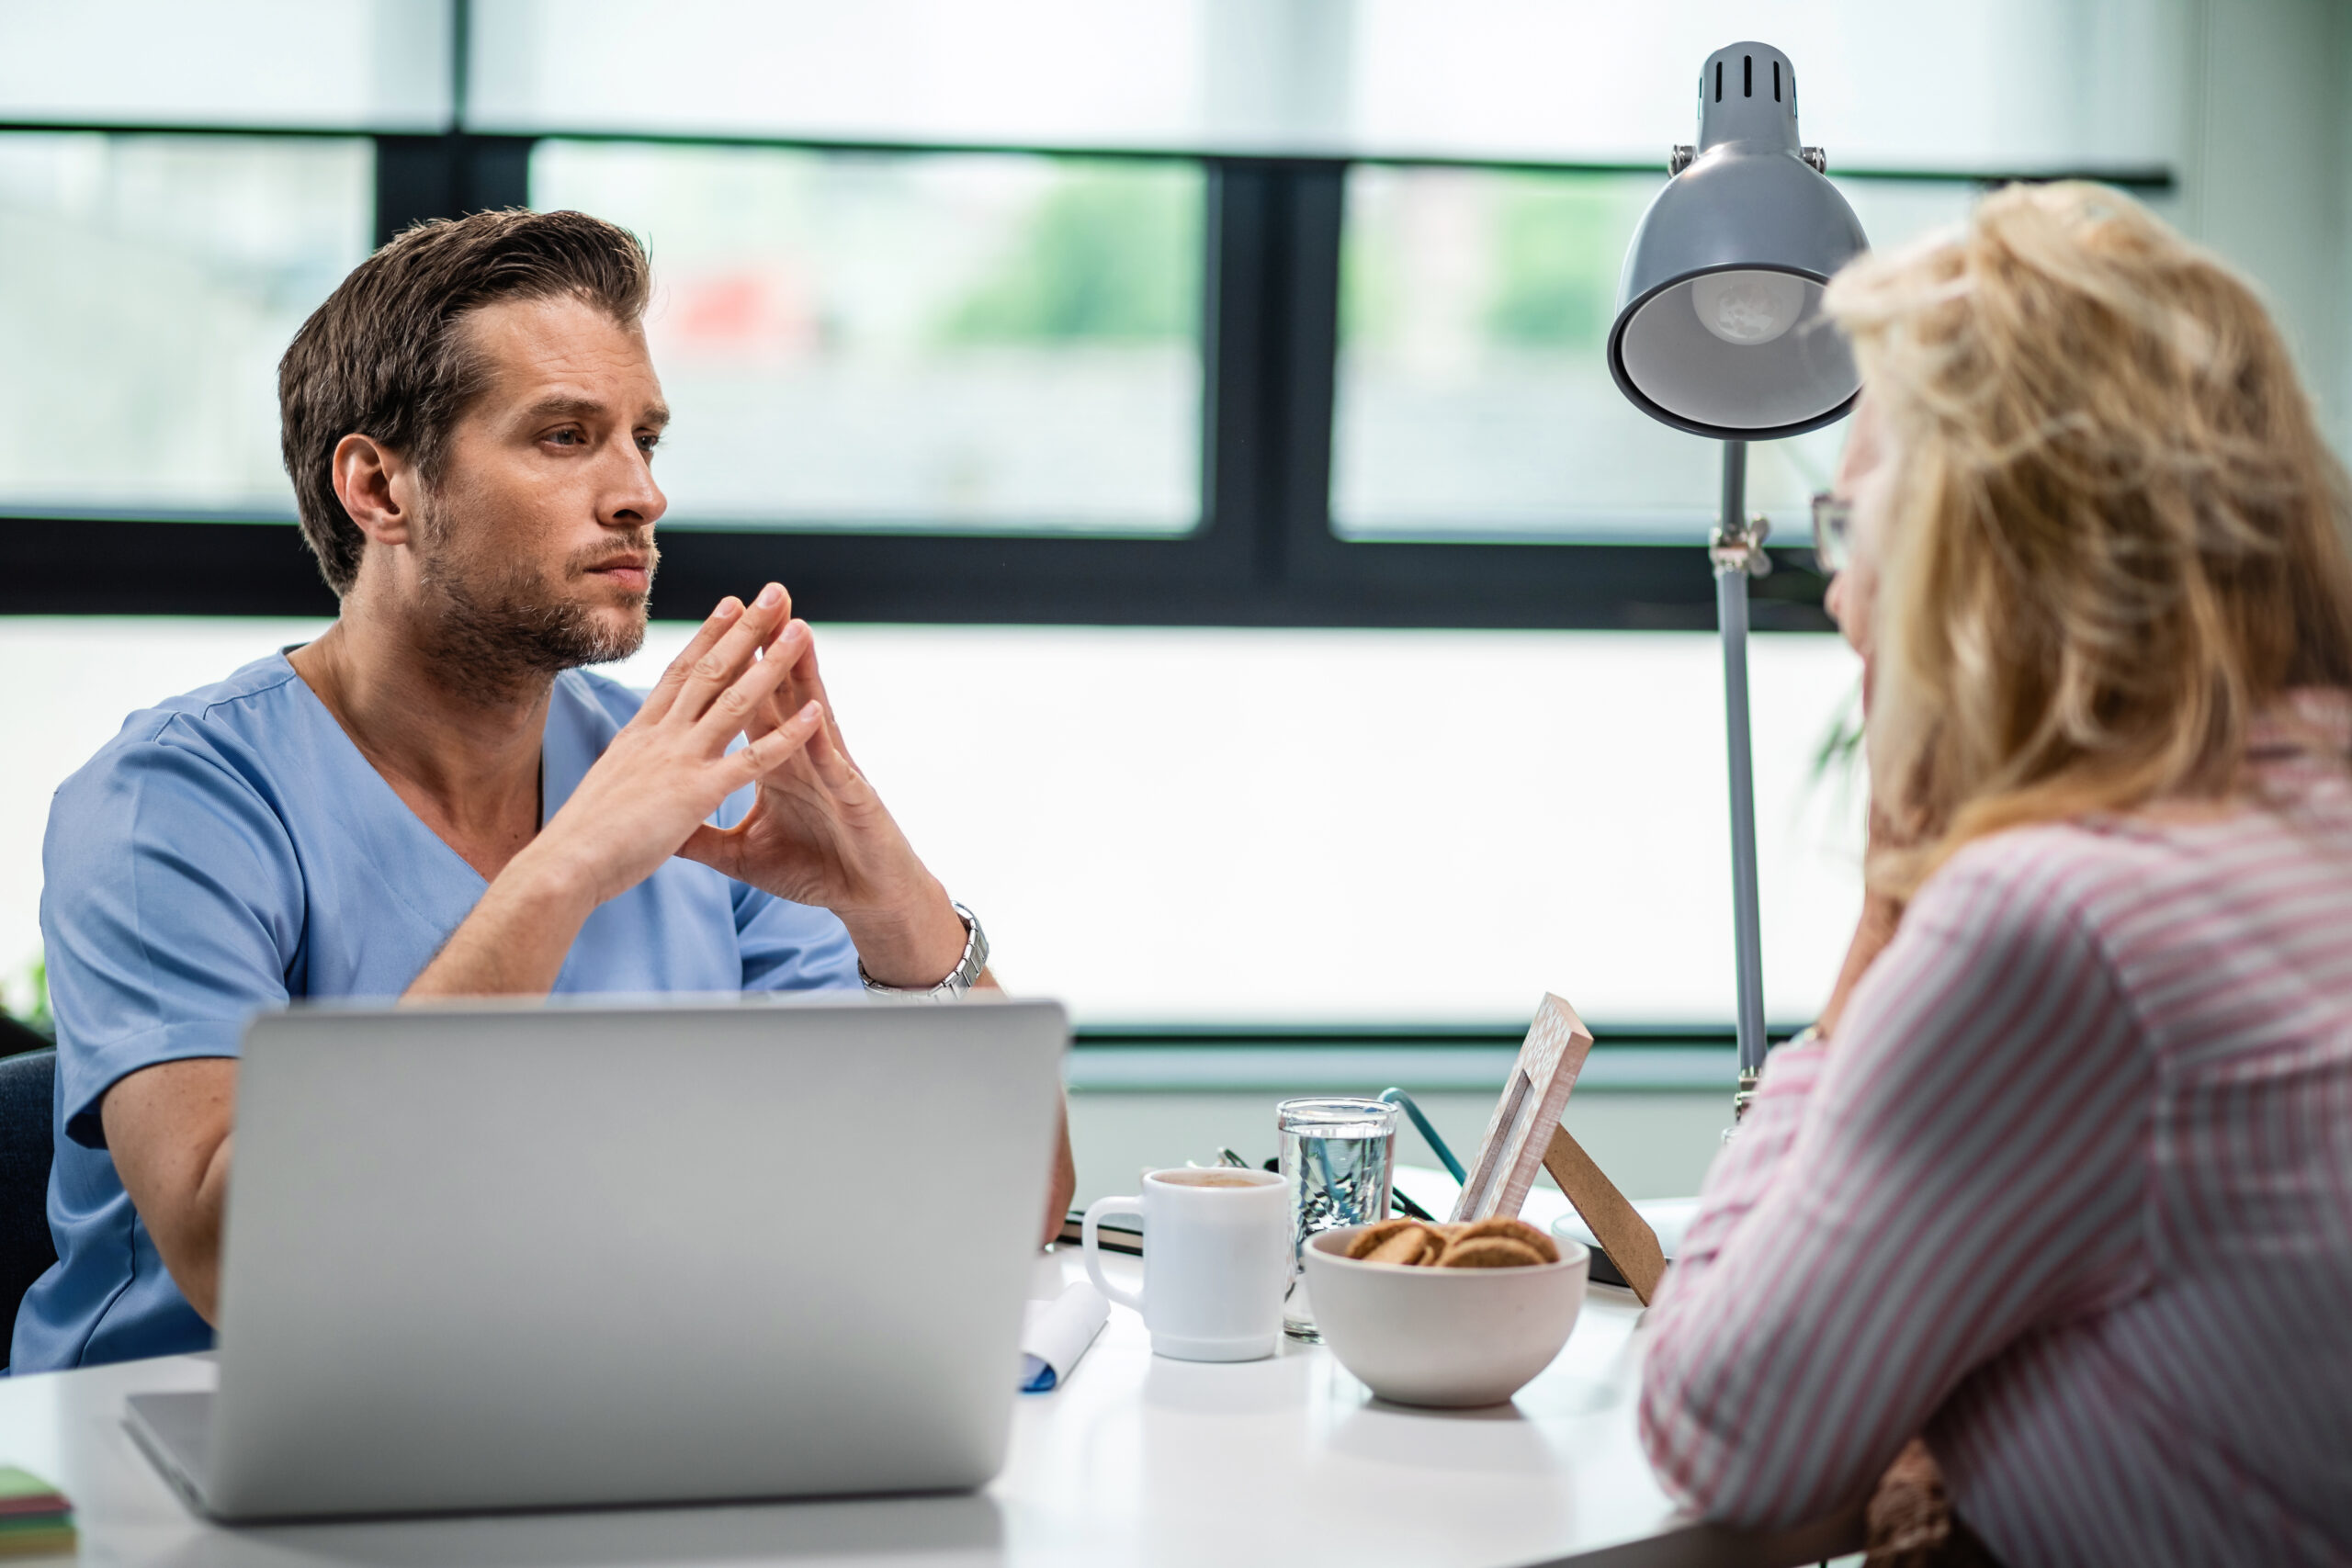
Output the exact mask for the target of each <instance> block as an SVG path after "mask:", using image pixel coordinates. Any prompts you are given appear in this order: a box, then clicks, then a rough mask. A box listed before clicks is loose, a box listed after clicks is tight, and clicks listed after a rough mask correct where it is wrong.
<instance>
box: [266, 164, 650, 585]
mask: <svg viewBox="0 0 2352 1568" xmlns="http://www.w3.org/2000/svg"><path fill="white" fill-rule="evenodd" d="M651 287H652V269H651V267H650V264H649V263H648V262H647V260H646V254H645V247H644V246H643V245H642V244H640V243H638V239H637V236H635V235H634V234H631V233H630V232H629V231H628V230H626V229H622V228H619V227H617V226H616V225H614V224H611V223H607V222H605V220H603V219H601V218H591V217H589V216H588V215H587V214H586V213H583V212H523V211H508V212H477V213H474V214H472V215H471V216H470V217H466V218H456V219H449V218H439V219H435V220H432V221H431V222H427V223H420V224H418V225H417V226H416V227H415V228H413V229H411V230H409V231H407V232H405V233H403V234H401V236H400V237H399V238H397V239H395V240H393V241H392V243H390V244H388V245H386V246H385V247H384V248H383V249H382V250H379V251H378V252H377V253H376V254H374V255H372V256H369V257H368V259H367V260H366V261H364V262H362V263H360V264H359V265H358V266H356V267H355V268H353V269H352V273H351V276H348V277H346V278H345V279H344V280H343V282H342V283H341V284H340V285H338V286H337V287H336V288H335V291H334V293H333V294H330V295H329V296H327V300H326V303H325V304H323V305H321V306H320V307H319V308H318V309H317V310H314V311H312V312H311V319H310V320H309V321H305V322H303V323H302V330H301V331H300V332H298V333H295V334H294V341H293V343H292V344H289V345H288V348H287V350H286V357H285V358H283V359H281V360H279V361H278V363H277V410H278V419H279V434H278V443H279V446H280V448H281V449H282V450H283V451H284V453H285V456H286V472H287V473H288V476H290V477H291V478H292V479H293V480H294V504H295V508H296V510H297V511H298V512H299V513H300V516H301V519H302V537H303V538H304V539H305V540H307V541H308V542H309V544H310V547H311V554H313V555H315V556H317V557H318V558H319V572H320V575H322V577H324V578H325V579H326V580H327V586H328V587H330V588H332V589H334V591H335V594H336V596H337V597H341V596H342V595H343V594H345V593H346V592H350V590H351V584H352V582H353V581H354V580H355V579H356V578H357V577H358V575H359V558H360V555H361V553H362V551H363V549H364V547H366V545H367V537H366V536H364V535H363V534H361V533H360V531H359V526H358V525H357V524H356V523H354V522H352V520H351V515H350V513H346V512H345V511H344V509H343V502H340V501H338V500H336V499H335V493H334V449H335V445H336V443H338V442H340V441H341V440H342V439H343V438H344V437H345V436H346V435H354V434H356V435H366V436H369V437H372V438H373V439H375V440H377V441H379V442H381V443H382V444H383V445H384V446H388V447H390V448H391V449H392V450H393V451H395V452H398V453H400V454H401V455H402V456H404V457H408V458H410V459H411V460H412V461H413V462H414V463H415V464H416V466H417V469H418V472H419V473H420V474H421V475H422V476H423V477H424V481H425V482H426V483H427V484H432V483H434V482H435V480H437V479H439V478H440V475H441V464H442V460H443V458H444V457H445V456H446V455H447V454H446V446H447V441H448V438H449V433H450V431H451V430H452V429H453V428H454V427H455V426H456V424H457V423H458V418H459V417H460V416H461V415H463V414H464V413H465V412H466V410H467V409H468V408H469V407H470V406H471V405H472V403H473V400H474V399H475V398H476V397H478V396H480V395H481V391H482V388H483V383H484V380H485V378H486V374H487V372H486V367H484V366H483V364H482V363H481V356H480V355H477V354H475V353H474V352H473V351H472V349H471V346H470V344H469V342H468V340H467V335H466V333H464V331H463V330H462V322H463V321H464V319H465V317H466V316H467V315H468V314H469V312H471V311H473V310H479V309H481V307H482V306H484V305H489V304H493V303H496V302H498V301H501V300H506V299H555V298H559V297H561V296H565V295H571V296H574V297H576V298H578V299H583V300H586V301H587V302H588V303H590V304H592V305H595V306H597V307H599V308H601V309H602V310H605V311H606V312H608V313H609V314H610V315H611V316H612V318H613V320H615V321H619V322H621V323H622V324H624V325H634V324H635V323H636V322H637V321H639V318H641V317H642V316H643V315H644V313H645V304H646V299H647V297H648V295H649V293H650V290H651Z"/></svg>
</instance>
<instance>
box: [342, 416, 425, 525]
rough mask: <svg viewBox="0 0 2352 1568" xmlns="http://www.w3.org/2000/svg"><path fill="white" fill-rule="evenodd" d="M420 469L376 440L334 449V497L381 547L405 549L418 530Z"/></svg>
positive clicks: (360, 439)
mask: <svg viewBox="0 0 2352 1568" xmlns="http://www.w3.org/2000/svg"><path fill="white" fill-rule="evenodd" d="M417 489H418V486H417V476H416V469H415V467H414V465H413V464H411V463H410V462H409V461H408V459H407V458H405V457H402V456H401V454H400V453H398V452H395V451H393V450H392V449H391V448H390V447H389V446H385V445H384V444H383V443H382V442H380V441H378V440H377V439H376V438H375V437H373V436H371V435H346V436H345V437H344V438H343V439H342V440H340V441H338V442H336V443H335V444H334V494H335V499H336V500H337V501H340V502H343V509H344V511H345V512H347V513H350V514H351V520H352V522H354V523H356V524H357V525H359V531H360V532H361V533H363V534H365V535H367V536H368V538H369V539H370V540H371V541H373V542H374V543H376V544H379V545H405V544H408V543H409V542H410V541H411V538H412V536H413V530H414V528H415V526H416V503H417Z"/></svg>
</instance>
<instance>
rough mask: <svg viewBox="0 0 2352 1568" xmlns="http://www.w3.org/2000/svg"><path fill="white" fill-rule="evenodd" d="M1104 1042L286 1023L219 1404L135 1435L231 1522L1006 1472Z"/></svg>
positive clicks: (951, 1032)
mask: <svg viewBox="0 0 2352 1568" xmlns="http://www.w3.org/2000/svg"><path fill="white" fill-rule="evenodd" d="M1068 1040H1069V1024H1068V1021H1067V1020H1066V1019H1065V1018H1064V1016H1063V1013H1062V1010H1061V1009H1060V1008H1058V1007H1057V1006H1055V1005H1054V1004H1052V1003H1049V1002H1013V1001H993V1000H977V999H976V1000H971V1001H967V1002H964V1003H961V1004H958V1005H956V1006H952V1007H937V1006H926V1005H919V1004H917V1005H910V1004H896V1005H893V1004H889V1003H867V1002H863V1001H860V1002H855V1003H850V1004H842V1003H839V1002H832V1003H822V1004H812V1003H808V1002H794V1001H789V1000H767V999H747V1000H742V1001H738V1000H737V999H736V998H715V999H709V1000H702V999H695V1000H674V1001H665V1002H661V1003H647V1004H645V1005H632V1006H622V1007H614V1006H609V1005H605V1006H597V1007H594V1008H585V1007H576V1006H566V1005H561V1004H553V1005H537V1006H515V1007H487V1008H469V1009H467V1010H440V1009H435V1010H399V1011H356V1010H333V1009H324V1008H321V1009H303V1010H296V1011H293V1012H288V1013H282V1014H277V1015H274V1016H269V1017H265V1018H262V1019H259V1020H257V1021H255V1022H254V1025H253V1027H252V1028H251V1030H250V1031H249V1032H247V1033H246V1036H245V1043H244V1056H243V1066H241V1067H240V1069H239V1072H238V1082H237V1146H236V1154H235V1160H236V1165H235V1170H234V1174H233V1179H232V1182H231V1184H230V1198H229V1213H228V1218H227V1244H226V1252H225V1256H224V1258H223V1260H222V1270H221V1282H220V1387H219V1391H218V1392H217V1393H153V1394H135V1395H133V1396H131V1398H130V1401H129V1404H128V1419H129V1424H130V1429H131V1432H132V1434H133V1435H134V1436H135V1437H136V1438H137V1439H138V1440H139V1442H140V1444H141V1447H143V1448H144V1449H145V1450H147V1452H148V1454H149V1455H150V1456H151V1457H152V1458H153V1459H154V1461H156V1462H157V1464H158V1465H159V1466H160V1467H161V1468H162V1469H163V1470H164V1472H165V1473H166V1474H167V1475H169V1476H170V1477H171V1478H172V1480H173V1481H174V1483H175V1484H177V1485H178V1486H179V1487H180V1489H181V1490H182V1491H183V1492H185V1493H186V1494H187V1495H188V1496H189V1497H190V1498H191V1499H192V1500H193V1501H194V1502H195V1503H196V1505H197V1506H198V1507H200V1508H201V1509H203V1510H204V1511H205V1512H207V1513H209V1514H211V1515H213V1516H215V1517H220V1518H230V1519H250V1518H269V1517H311V1516H321V1515H354V1514H402V1513H418V1512H437V1511H456V1510H471V1509H488V1508H522V1507H545V1506H568V1505H577V1504H614V1503H654V1502H683V1501H689V1500H704V1499H719V1498H765V1497H795V1496H811V1495H844V1494H854V1493H880V1492H907V1491H931V1490H951V1489H959V1488H967V1487H973V1486H978V1485H979V1484H980V1483H983V1482H985V1481H987V1480H988V1479H989V1477H990V1476H992V1475H994V1474H995V1473H996V1472H997V1470H998V1468H999V1467H1000V1465H1001V1463H1002V1461H1003V1456H1004V1449H1005V1442H1006V1438H1007V1436H1008V1429H1009V1427H1010V1425H1011V1419H1012V1412H1011V1405H1012V1397H1013V1383H1014V1382H1015V1381H1016V1369H1017V1366H1018V1362H1019V1357H1018V1354H1017V1351H1016V1344H1017V1340H1018V1336H1019V1332H1020V1322H1021V1310H1022V1301H1023V1296H1024V1294H1025V1293H1026V1286H1027V1282H1028V1278H1029V1269H1030V1267H1031V1261H1032V1259H1033V1258H1034V1256H1035V1250H1036V1247H1037V1244H1038V1239H1039V1236H1040V1235H1041V1233H1042V1229H1043V1225H1044V1219H1045V1201H1046V1183H1047V1175H1048V1171H1049V1169H1050V1165H1051V1159H1052V1154H1053V1139H1054V1136H1055V1130H1056V1109H1057V1105H1058V1103H1059V1100H1058V1095H1059V1089H1060V1062H1061V1055H1062V1051H1063V1048H1064V1046H1065V1045H1066V1044H1067V1043H1068Z"/></svg>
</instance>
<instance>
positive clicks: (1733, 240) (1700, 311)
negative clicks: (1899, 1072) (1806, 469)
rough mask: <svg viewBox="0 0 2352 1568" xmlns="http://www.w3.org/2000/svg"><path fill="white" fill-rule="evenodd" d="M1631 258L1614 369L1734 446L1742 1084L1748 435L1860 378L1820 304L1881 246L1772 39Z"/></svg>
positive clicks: (1829, 411)
mask: <svg viewBox="0 0 2352 1568" xmlns="http://www.w3.org/2000/svg"><path fill="white" fill-rule="evenodd" d="M1667 168H1668V173H1669V174H1670V175H1672V176H1673V177H1672V178H1671V179H1669V180H1668V182H1667V186H1666V188H1665V189H1664V190H1662V191H1660V192H1659V193H1658V195H1657V200H1655V201H1653V202H1651V203H1650V209H1649V210H1648V211H1647V212H1646V213H1645V214H1643V216H1642V222H1641V226H1640V227H1639V228H1638V229H1636V230H1635V231H1634V243H1633V244H1632V246H1631V247H1630V248H1629V249H1628V250H1627V251H1626V253H1625V273H1624V276H1623V279H1622V280H1621V282H1620V283H1619V286H1618V306H1617V320H1616V322H1615V324H1614V325H1612V326H1611V328H1610V332H1609V373H1610V375H1611V376H1612V377H1614V378H1616V381H1617V386H1618V389H1619V390H1621V391H1623V393H1624V394H1625V396H1627V397H1628V398H1631V399H1632V400H1634V406H1635V407H1637V408H1639V409H1640V410H1641V411H1642V412H1644V413H1646V414H1648V415H1649V416H1650V417H1651V418H1653V419H1657V420H1661V421H1663V422H1665V423H1668V424H1670V425H1673V426H1674V427H1675V428H1676V429H1678V430H1687V431H1689V432H1691V434H1693V435H1706V436H1712V437H1713V438H1714V439H1716V440H1719V441H1721V442H1722V443H1723V444H1724V474H1723V479H1724V484H1723V516H1722V522H1721V523H1720V524H1719V525H1718V526H1717V527H1716V529H1715V531H1714V535H1713V539H1712V541H1711V543H1710V547H1709V554H1710V556H1711V558H1712V559H1713V564H1714V570H1715V612H1716V616H1717V619H1718V621H1719V622H1720V624H1721V626H1722V629H1723V647H1724V718H1725V721H1726V724H1727V726H1728V728H1729V739H1730V753H1731V852H1732V923H1733V931H1734V935H1735V938H1736V944H1737V957H1738V968H1739V1091H1738V1094H1737V1096H1736V1099H1735V1100H1734V1105H1735V1107H1736V1110H1739V1111H1745V1110H1746V1109H1747V1097H1748V1095H1749V1094H1750V1092H1751V1091H1752V1090H1753V1089H1754V1088H1755V1085H1756V1076H1757V1074H1758V1073H1759V1072H1760V1071H1762V1069H1763V1066H1764V948H1763V940H1762V936H1761V934H1760V932H1759V931H1758V898H1757V886H1756V780H1755V769H1754V763H1753V757H1752V748H1751V745H1750V742H1749V739H1748V722H1747V580H1748V578H1749V576H1750V575H1754V576H1758V577H1761V576H1762V575H1764V573H1765V572H1766V571H1768V570H1770V569H1771V560H1770V557H1768V556H1766V555H1765V553H1764V536H1765V534H1766V532H1767V527H1766V525H1765V521H1764V519H1763V518H1761V517H1757V518H1754V519H1752V520H1750V519H1747V518H1746V517H1744V516H1743V515H1742V513H1744V512H1745V511H1746V509H1747V443H1749V442H1750V441H1770V440H1773V439H1776V438H1777V437H1780V436H1783V435H1795V434H1800V433H1802V432H1804V431H1807V430H1812V429H1815V428H1816V427H1818V426H1820V425H1824V424H1827V423H1830V422H1831V421H1832V420H1835V419H1838V418H1840V417H1842V416H1843V415H1844V414H1845V413H1846V412H1847V411H1848V410H1849V409H1850V408H1852V407H1853V406H1854V399H1855V397H1856V395H1857V394H1858V393H1859V392H1860V389H1861V378H1860V376H1859V375H1858V374H1857V373H1856V371H1855V369H1854V360H1853V355H1851V354H1850V353H1849V352H1848V350H1847V347H1846V344H1845V342H1844V340H1843V339H1842V338H1841V337H1840V336H1839V335H1838V333H1837V332H1836V331H1835V330H1834V329H1833V328H1832V327H1831V326H1830V324H1829V322H1828V321H1826V319H1825V318H1824V317H1823V316H1822V314H1821V291H1822V287H1823V285H1825V284H1826V283H1827V282H1828V281H1829V278H1830V276H1831V275H1832V274H1834V273H1835V272H1837V270H1838V268H1839V267H1841V266H1843V265H1845V264H1846V263H1847V262H1848V261H1849V260H1851V259H1852V258H1853V257H1854V256H1856V255H1858V254H1860V253H1861V252H1862V251H1863V250H1864V249H1865V248H1866V247H1867V245H1868V241H1866V240H1865V239H1864V238H1863V236H1862V226H1861V224H1860V221H1859V220H1856V218H1855V217H1854V210H1853V209H1852V208H1850V207H1849V206H1847V205H1846V198H1845V197H1842V196H1840V195H1838V188H1837V187H1836V186H1833V185H1831V184H1830V183H1829V181H1828V180H1827V179H1826V177H1825V171H1826V168H1827V160H1826V159H1825V158H1824V157H1823V156H1822V153H1821V150H1820V149H1819V148H1815V147H1806V146H1804V145H1803V144H1802V143H1801V142H1800V141H1798V139H1797V78H1796V71H1795V69H1794V68H1793V67H1792V66H1791V65H1790V63H1789V57H1788V56H1787V55H1785V54H1782V53H1781V51H1779V50H1777V49H1773V48H1771V47H1770V45H1767V44H1760V43H1736V44H1733V45H1732V46H1731V47H1729V48H1728V49H1721V50H1717V51H1715V52H1714V53H1713V54H1712V55H1709V56H1708V57H1707V63H1706V67H1705V69H1703V70H1702V72H1701V73H1700V74H1699V143H1698V145H1697V146H1696V147H1683V146H1678V147H1676V148H1675V149H1674V152H1673V154H1672V156H1671V158H1670V159H1669V160H1668V164H1667Z"/></svg>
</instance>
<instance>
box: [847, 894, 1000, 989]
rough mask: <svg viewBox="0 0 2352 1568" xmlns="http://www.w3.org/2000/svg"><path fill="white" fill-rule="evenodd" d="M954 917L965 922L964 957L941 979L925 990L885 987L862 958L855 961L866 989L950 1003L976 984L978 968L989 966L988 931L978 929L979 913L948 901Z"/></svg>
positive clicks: (858, 975)
mask: <svg viewBox="0 0 2352 1568" xmlns="http://www.w3.org/2000/svg"><path fill="white" fill-rule="evenodd" d="M948 908H951V909H954V910H955V911H956V919H959V920H961V921H963V922H964V956H963V959H962V960H961V961H960V962H959V963H957V964H956V967H955V969H954V970H953V971H951V972H950V973H949V975H948V976H947V978H945V979H944V980H942V981H941V982H939V984H937V985H936V986H933V987H929V988H928V989H922V988H916V989H910V988H908V987H902V986H886V985H884V984H883V983H882V982H881V981H879V980H877V979H876V978H875V977H874V976H871V975H869V974H867V973H866V972H865V959H863V958H861V959H859V960H858V961H857V977H858V978H859V979H860V980H862V981H864V982H865V988H866V989H867V990H869V991H872V992H873V993H874V994H875V995H876V996H877V997H906V998H911V999H913V1000H915V1001H922V1002H952V1001H954V1000H955V999H956V998H958V997H960V996H962V995H963V994H964V993H965V992H967V991H968V990H970V989H971V988H972V987H974V986H977V985H978V984H979V981H980V971H981V970H983V969H986V968H987V967H988V966H989V933H988V932H986V931H982V930H980V918H979V916H978V915H976V914H974V913H972V911H971V910H969V909H967V908H964V906H963V905H961V904H956V903H951V904H949V905H948Z"/></svg>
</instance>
